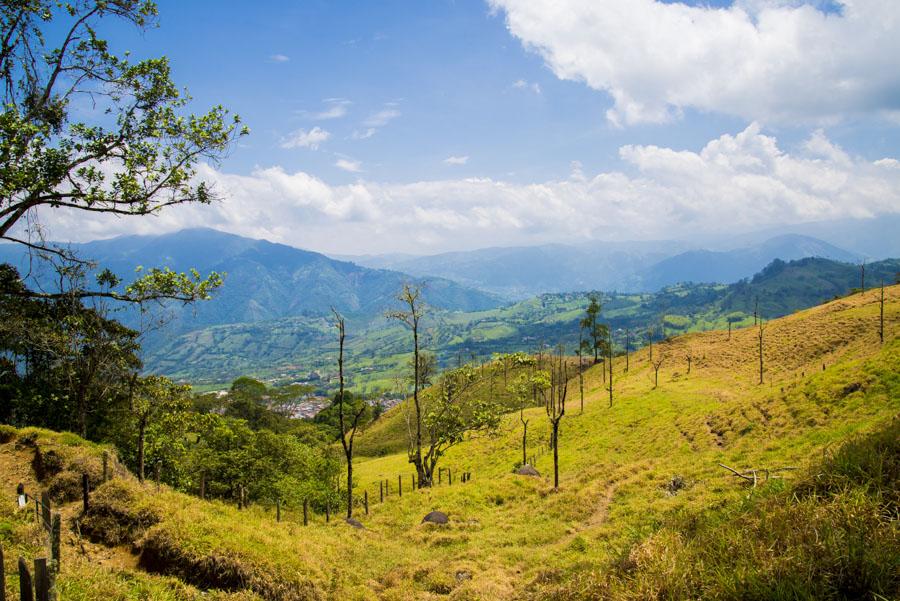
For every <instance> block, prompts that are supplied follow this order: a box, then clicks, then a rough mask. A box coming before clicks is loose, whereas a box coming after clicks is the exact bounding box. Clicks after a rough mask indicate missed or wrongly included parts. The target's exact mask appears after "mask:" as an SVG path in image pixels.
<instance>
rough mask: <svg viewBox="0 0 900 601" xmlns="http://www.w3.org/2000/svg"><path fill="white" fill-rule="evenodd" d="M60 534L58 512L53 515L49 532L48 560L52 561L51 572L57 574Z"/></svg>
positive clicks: (60, 519)
mask: <svg viewBox="0 0 900 601" xmlns="http://www.w3.org/2000/svg"><path fill="white" fill-rule="evenodd" d="M61 533H62V518H61V517H60V515H59V512H57V513H54V514H53V529H52V530H51V531H50V559H51V560H52V561H53V571H54V572H56V573H57V574H59V569H60V563H59V562H60V556H59V545H60V539H61V536H60V535H61Z"/></svg>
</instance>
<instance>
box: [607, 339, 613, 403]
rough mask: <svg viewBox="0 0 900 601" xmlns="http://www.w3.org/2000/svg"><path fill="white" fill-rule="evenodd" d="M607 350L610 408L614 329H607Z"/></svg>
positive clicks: (610, 401) (611, 400)
mask: <svg viewBox="0 0 900 601" xmlns="http://www.w3.org/2000/svg"><path fill="white" fill-rule="evenodd" d="M606 348H607V352H608V355H609V382H608V386H607V388H606V390H607V391H608V392H609V406H610V408H612V406H613V343H612V329H611V328H609V327H607V328H606Z"/></svg>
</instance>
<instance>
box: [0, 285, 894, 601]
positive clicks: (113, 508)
mask: <svg viewBox="0 0 900 601" xmlns="http://www.w3.org/2000/svg"><path fill="white" fill-rule="evenodd" d="M888 299H889V302H888V303H887V307H886V309H887V310H886V320H887V331H888V337H887V341H886V343H885V344H884V345H883V346H882V345H880V344H879V342H878V337H877V320H878V303H877V296H876V293H874V292H869V293H867V294H865V295H854V296H851V297H847V298H843V299H839V300H837V301H834V302H831V303H828V304H826V305H823V306H820V307H816V308H814V309H811V310H808V311H803V312H800V313H797V314H793V315H790V316H788V317H785V318H782V319H778V320H773V321H771V322H768V324H767V326H766V329H765V337H764V358H765V365H766V371H765V374H764V375H765V383H764V384H763V385H759V384H757V383H756V381H757V378H758V373H757V369H758V364H757V358H756V348H757V345H758V339H757V331H756V330H754V329H753V328H745V329H740V330H736V331H735V332H733V334H732V336H731V338H730V339H729V338H728V334H727V333H726V332H724V331H721V330H719V331H711V332H704V333H693V334H688V335H685V336H679V337H676V338H672V339H671V340H670V341H668V342H666V343H660V344H655V345H654V348H653V352H654V354H655V356H656V357H660V356H664V357H665V361H664V363H663V365H662V368H661V370H660V378H659V386H658V387H656V388H654V386H653V378H652V370H651V368H650V366H649V360H648V359H649V357H648V353H649V349H643V350H641V351H639V352H637V353H635V354H634V355H633V356H632V357H631V361H630V364H631V369H630V370H629V371H628V373H624V362H623V361H619V360H617V361H616V363H615V369H614V381H615V388H614V390H615V395H616V396H615V402H614V405H613V406H612V407H611V408H610V407H609V406H608V403H607V397H606V392H605V390H603V386H602V384H603V383H602V379H601V375H600V373H599V370H597V369H592V370H590V371H588V372H587V391H588V393H587V403H586V406H585V411H584V413H583V414H581V415H579V411H578V408H577V400H575V399H576V397H573V396H570V399H569V405H568V411H567V415H566V417H565V418H564V419H563V423H562V434H561V439H560V468H561V482H560V488H559V490H553V489H552V484H551V481H550V480H549V479H548V472H549V469H550V464H549V455H542V456H541V457H540V458H539V459H538V462H537V467H538V469H539V470H540V471H541V472H542V474H543V476H542V477H540V478H530V477H525V476H517V475H514V474H513V473H512V467H513V465H514V463H515V461H516V460H517V459H518V457H519V453H520V451H519V447H518V444H519V440H520V439H519V436H520V432H519V429H518V428H519V426H518V416H517V415H515V416H514V415H510V416H508V417H507V419H506V420H505V421H504V427H503V432H502V433H501V435H500V436H498V437H496V438H479V439H474V440H468V441H466V442H464V443H463V444H461V445H459V446H458V447H456V448H454V449H452V450H451V451H450V452H449V453H448V454H447V456H446V457H445V458H444V459H442V462H443V465H445V466H446V467H450V468H452V469H453V470H454V472H457V473H458V472H459V471H463V470H465V471H471V472H472V473H473V480H472V481H470V482H468V483H465V484H460V483H459V481H458V480H457V481H456V482H455V483H454V484H453V486H446V485H442V486H440V487H437V488H434V489H430V490H420V491H416V492H412V491H410V490H408V489H407V490H406V491H405V492H404V494H403V496H402V497H397V496H396V490H395V489H394V490H392V494H391V496H390V497H389V498H388V500H387V501H386V502H385V503H383V504H379V503H377V502H374V503H373V505H372V507H371V511H370V514H369V515H368V516H364V515H360V514H362V512H361V511H358V512H357V513H358V517H359V518H360V520H361V521H362V522H363V524H364V525H365V530H356V529H353V528H350V527H349V526H348V525H346V524H344V523H343V522H341V521H340V520H336V519H333V520H332V521H331V523H330V524H325V523H324V520H323V519H322V516H321V515H315V516H313V521H312V523H311V524H310V525H309V526H307V527H305V528H304V527H303V526H302V525H300V523H299V520H300V517H299V512H298V510H297V508H289V509H288V510H287V511H286V512H285V517H286V520H285V521H284V522H282V523H280V524H278V523H276V522H275V521H274V515H273V509H272V508H271V507H263V506H256V507H252V508H250V509H249V510H245V511H243V512H239V511H238V510H237V509H235V508H233V507H227V506H224V505H222V504H221V503H207V502H201V501H199V500H198V499H196V498H193V497H189V496H186V495H183V494H180V493H176V492H172V491H169V490H167V489H165V488H164V489H163V491H162V492H160V493H156V492H155V489H154V488H153V487H152V486H141V485H139V484H137V483H135V482H133V481H132V480H130V479H128V478H119V479H117V480H114V481H112V482H110V483H108V484H105V485H102V486H100V487H99V488H98V490H97V492H96V493H95V497H94V499H95V500H94V504H93V509H92V510H91V512H90V513H89V515H87V516H85V517H84V518H83V519H82V521H81V523H82V526H83V530H82V531H83V532H85V533H87V532H92V533H93V536H94V537H95V540H97V541H99V542H101V543H102V542H103V541H105V542H106V543H107V544H109V545H111V547H110V549H111V551H110V552H112V551H115V552H116V553H120V554H124V555H125V556H126V557H129V558H131V560H130V561H131V563H127V562H126V561H125V560H122V561H121V562H120V563H119V564H116V563H115V562H112V563H109V562H108V563H107V564H104V563H103V562H96V563H94V564H92V565H93V566H94V568H95V570H94V574H95V575H91V576H88V575H87V572H86V571H85V570H83V569H82V570H81V571H79V570H80V568H78V567H77V564H76V566H75V567H73V568H72V572H66V571H65V568H64V573H63V575H62V577H61V586H68V587H71V588H70V589H65V590H77V591H80V592H79V594H78V595H73V596H71V597H68V598H98V597H96V596H94V595H93V592H91V593H87V592H86V591H94V590H102V591H113V592H109V593H104V594H105V595H106V596H105V598H112V599H131V598H134V599H136V598H146V595H147V593H144V595H145V596H144V597H141V594H140V593H138V592H137V591H138V590H139V589H140V587H145V588H144V589H143V590H153V591H156V590H162V589H166V587H171V588H170V589H167V590H176V588H177V587H185V590H187V591H189V592H187V593H185V595H184V596H185V597H187V598H189V597H190V595H192V594H195V593H193V592H192V591H194V590H195V589H194V588H192V587H195V586H196V587H200V588H209V589H224V590H226V591H227V590H236V589H241V590H244V591H247V590H249V591H250V592H249V593H248V592H245V593H243V594H246V595H248V596H247V597H245V598H254V595H256V596H258V597H259V598H263V599H273V600H275V599H277V600H299V599H445V598H446V599H492V600H493V599H500V600H503V599H522V598H530V599H572V600H574V599H597V598H609V599H648V598H651V599H695V598H722V599H737V598H759V599H771V598H782V599H856V598H869V599H882V598H883V599H891V598H897V596H898V595H900V566H898V557H900V552H898V550H900V530H898V525H897V516H898V510H900V508H898V499H897V494H896V491H897V490H898V489H900V481H898V468H897V465H898V453H900V449H898V448H897V444H896V441H897V438H898V437H897V423H898V422H897V416H898V413H900V339H898V335H900V287H897V286H895V287H892V288H890V289H888ZM689 353H690V354H691V355H692V357H693V358H694V360H693V362H692V367H691V372H690V373H687V362H686V360H685V357H686V355H687V354H689ZM527 413H528V417H530V419H531V420H532V421H531V426H530V428H529V431H530V432H532V434H531V437H532V438H531V440H532V441H534V442H533V444H535V445H536V444H537V441H542V440H546V436H547V433H548V423H547V419H546V417H545V416H544V414H543V411H542V410H541V409H537V408H536V409H532V410H529V411H528V412H527ZM13 436H16V434H15V433H13V434H7V437H6V438H7V440H8V442H6V443H5V444H3V445H0V452H2V453H4V454H9V453H15V452H24V453H29V452H31V451H30V450H29V448H23V449H19V450H16V449H18V447H16V444H17V443H16V439H14V438H12V437H13ZM17 436H18V437H19V438H21V433H19V434H18V435H17ZM367 436H373V437H374V436H382V437H383V434H376V431H375V430H373V431H372V432H371V433H369V434H366V435H364V436H363V438H362V441H365V440H366V437H367ZM71 442H73V443H75V442H77V441H75V440H74V439H73V440H71ZM22 459H24V460H26V461H23V462H20V464H19V465H20V467H19V469H20V470H24V471H28V469H29V468H28V465H29V461H28V460H27V459H28V457H27V455H26V456H23V457H22ZM719 463H722V464H725V465H728V466H731V467H733V468H735V469H736V470H739V471H742V472H744V471H747V470H750V469H757V470H763V469H764V468H768V469H769V470H774V469H776V468H781V467H795V468H797V469H796V470H791V471H779V472H770V474H774V475H778V476H782V478H777V479H776V478H770V479H768V480H766V478H765V472H763V471H759V472H758V474H759V482H758V484H757V485H756V486H755V487H754V486H753V485H752V484H751V483H750V482H747V481H746V480H742V479H740V478H737V477H735V476H734V475H732V474H731V473H730V472H727V471H726V470H724V469H722V468H721V467H719V465H718V464H719ZM23 465H24V466H25V467H21V466H23ZM356 473H357V474H358V476H359V481H358V482H359V484H358V486H359V487H360V488H359V490H360V492H362V490H363V489H364V490H367V491H368V492H369V497H370V499H377V490H378V487H377V483H378V481H380V480H382V479H389V481H390V482H391V485H392V488H393V487H394V484H395V483H396V481H397V475H398V474H404V475H406V474H410V473H411V470H410V467H409V464H408V463H407V462H406V457H405V455H404V454H395V455H388V456H384V457H378V458H372V459H367V460H361V461H359V463H358V465H357V467H356ZM4 475H5V476H6V477H7V478H13V479H15V478H18V477H19V476H18V475H12V476H10V475H9V474H7V473H4ZM407 482H408V480H407ZM40 484H41V485H44V486H46V485H47V483H46V481H44V480H41V481H40ZM13 485H14V482H12V481H8V482H6V483H5V484H4V486H5V487H6V488H5V489H6V490H11V487H12V486H13ZM37 485H38V482H37V480H36V481H35V486H37ZM11 502H12V501H11V497H9V496H7V497H6V498H5V500H4V501H2V503H3V505H4V510H3V514H2V519H3V520H4V523H5V524H6V525H4V526H2V532H4V533H5V534H4V535H3V536H4V537H5V538H4V546H5V547H7V546H8V545H18V546H17V547H16V549H24V550H25V551H26V552H31V551H28V547H27V544H26V543H27V519H26V518H25V517H24V516H22V515H21V514H15V513H13V512H12V511H11V510H9V509H8V506H9V505H10V504H11ZM76 505H77V504H76ZM435 509H439V510H442V511H445V512H447V513H448V514H449V516H450V523H449V524H448V525H446V526H443V527H434V526H430V525H425V524H421V520H422V516H424V515H425V513H427V512H428V511H431V510H435ZM74 513H75V512H74V510H73V514H74ZM73 536H74V535H73ZM23 541H24V542H23ZM95 546H96V548H98V549H99V548H103V547H102V546H97V545H95ZM92 548H93V547H92ZM131 549H134V550H136V551H137V552H138V553H139V555H137V556H133V555H131V554H130V552H129V550H131ZM68 553H70V554H73V555H77V553H75V552H74V550H73V551H68ZM12 555H13V553H9V552H8V553H7V558H6V561H7V562H10V563H8V564H7V573H8V574H11V573H12V571H13V570H12V563H11V560H12ZM98 566H99V567H98ZM123 566H124V567H123ZM148 572H149V573H151V575H148ZM157 573H161V574H162V575H164V576H169V577H174V578H176V579H177V580H171V579H161V578H159V577H158V576H154V575H152V574H157ZM132 575H133V576H132ZM126 580H127V582H128V583H129V584H128V585H127V586H126V585H121V583H122V582H123V581H126ZM95 583H96V584H95ZM167 583H168V584H167ZM7 586H8V587H9V590H10V591H12V589H13V587H15V586H16V584H15V578H14V577H11V578H10V579H8V582H7ZM94 586H96V587H97V588H96V589H93V588H92V587H94ZM117 587H118V588H117ZM876 593H877V594H878V595H880V596H875V594H876ZM167 594H168V595H169V597H174V596H178V595H176V594H174V593H167ZM79 595H80V596H79ZM162 598H165V597H162Z"/></svg>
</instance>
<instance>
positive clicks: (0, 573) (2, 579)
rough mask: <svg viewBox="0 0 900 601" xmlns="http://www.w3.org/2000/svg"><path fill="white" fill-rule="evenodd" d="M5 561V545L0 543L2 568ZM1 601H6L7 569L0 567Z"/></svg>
mask: <svg viewBox="0 0 900 601" xmlns="http://www.w3.org/2000/svg"><path fill="white" fill-rule="evenodd" d="M4 565H5V564H4V563H3V545H0V568H2V567H3V566H4ZM0 601H6V570H4V569H0Z"/></svg>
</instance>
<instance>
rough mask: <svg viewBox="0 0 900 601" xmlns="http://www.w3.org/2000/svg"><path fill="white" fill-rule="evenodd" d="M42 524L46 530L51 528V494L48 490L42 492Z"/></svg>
mask: <svg viewBox="0 0 900 601" xmlns="http://www.w3.org/2000/svg"><path fill="white" fill-rule="evenodd" d="M41 526H43V528H44V530H49V529H50V495H49V494H48V493H47V492H42V493H41Z"/></svg>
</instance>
